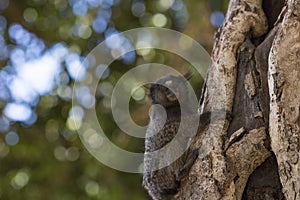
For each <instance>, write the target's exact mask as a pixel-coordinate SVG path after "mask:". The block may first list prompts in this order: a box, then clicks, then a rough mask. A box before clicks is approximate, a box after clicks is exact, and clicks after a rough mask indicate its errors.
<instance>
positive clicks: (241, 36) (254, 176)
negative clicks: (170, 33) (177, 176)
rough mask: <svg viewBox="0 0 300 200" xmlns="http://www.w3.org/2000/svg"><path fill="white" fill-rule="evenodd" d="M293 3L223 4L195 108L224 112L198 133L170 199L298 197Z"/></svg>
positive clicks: (297, 54)
mask: <svg viewBox="0 0 300 200" xmlns="http://www.w3.org/2000/svg"><path fill="white" fill-rule="evenodd" d="M299 78H300V0H287V1H284V0H264V1H263V0H231V1H230V4H229V8H228V11H227V15H226V18H225V21H224V23H223V25H222V26H221V27H220V29H219V30H218V31H217V33H216V36H215V43H214V48H213V53H212V63H211V66H210V69H209V72H208V75H207V77H206V82H205V86H204V89H203V91H202V95H201V100H200V104H199V110H200V112H201V113H203V112H207V111H209V112H212V113H214V112H215V111H218V110H226V111H228V112H230V113H232V116H233V118H232V120H230V119H225V120H216V121H212V122H211V124H210V126H209V128H207V129H206V130H205V131H203V132H202V133H198V135H197V138H196V142H195V143H194V144H192V145H193V146H194V147H193V148H198V149H199V152H200V153H199V157H198V159H197V160H196V162H195V163H194V165H193V166H192V168H191V170H190V172H189V175H188V176H187V177H186V178H185V179H184V180H183V181H182V184H181V187H180V191H179V192H178V194H177V195H176V196H175V199H195V200H196V199H197V200H198V199H255V200H259V199H288V200H289V199H293V200H296V199H298V200H299V199H300V163H299V155H300V154H299V153H300V145H299V141H300V128H299V127H300V116H299V113H300V82H299Z"/></svg>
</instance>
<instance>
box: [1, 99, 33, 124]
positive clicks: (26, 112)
mask: <svg viewBox="0 0 300 200" xmlns="http://www.w3.org/2000/svg"><path fill="white" fill-rule="evenodd" d="M3 112H4V114H5V115H6V116H7V117H8V118H9V119H11V120H14V121H26V120H28V119H29V118H30V116H31V112H32V111H31V108H30V107H29V106H28V105H27V104H18V103H9V104H7V105H6V106H5V108H4V111H3Z"/></svg>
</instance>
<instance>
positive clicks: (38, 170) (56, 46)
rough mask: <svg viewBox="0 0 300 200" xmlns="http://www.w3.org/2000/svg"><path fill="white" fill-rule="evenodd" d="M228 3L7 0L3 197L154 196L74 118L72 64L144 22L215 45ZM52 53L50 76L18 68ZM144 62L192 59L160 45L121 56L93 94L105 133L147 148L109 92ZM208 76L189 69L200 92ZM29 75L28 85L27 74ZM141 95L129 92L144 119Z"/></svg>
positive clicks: (2, 32)
mask: <svg viewBox="0 0 300 200" xmlns="http://www.w3.org/2000/svg"><path fill="white" fill-rule="evenodd" d="M226 6H227V1H221V0H210V1H204V0H200V1H199V0H198V1H196V0H190V1H184V2H183V1H181V0H155V1H153V0H145V1H143V0H24V1H21V0H1V1H0V46H1V49H0V70H1V71H0V176H1V178H0V199H51V200H56V199H57V200H61V199H64V200H69V199H70V200H73V199H103V200H105V199H107V200H108V199H109V200H114V199H116V200H119V199H130V200H134V199H148V197H147V194H146V192H145V191H144V190H143V189H142V187H141V178H142V176H141V175H140V174H128V173H123V172H118V171H116V170H113V169H111V168H109V167H106V166H104V165H102V164H101V163H99V162H98V161H97V160H96V159H95V158H94V157H92V156H91V155H90V154H89V153H88V152H87V150H86V149H85V148H84V147H83V145H82V143H81V141H80V139H79V137H78V135H77V132H76V130H74V129H72V126H71V125H70V124H68V123H70V122H68V120H69V118H70V116H69V115H70V114H69V112H70V109H71V108H72V101H71V99H72V86H73V84H74V77H73V75H72V74H73V71H72V70H73V68H72V67H74V66H77V65H79V64H78V63H79V62H81V61H82V60H83V59H84V56H86V55H87V54H88V52H89V51H91V50H92V49H93V48H94V47H95V46H96V45H98V44H99V43H100V42H102V41H103V40H105V39H106V38H107V37H108V36H109V35H110V34H111V33H112V32H122V31H125V30H129V29H133V28H138V27H148V26H157V27H165V28H170V29H174V30H177V31H181V32H184V33H185V34H187V35H189V36H190V37H192V38H194V39H195V40H197V41H198V42H200V43H201V44H202V45H203V46H204V47H205V48H206V49H207V50H208V51H210V50H211V48H212V42H213V33H214V31H215V28H216V27H214V26H220V25H221V23H222V20H223V18H224V15H223V12H224V11H225V10H226ZM213 25H214V26H213ZM48 54H49V55H54V54H55V56H56V57H55V56H54V57H55V58H57V59H58V60H59V63H58V64H57V70H56V71H55V72H53V74H52V75H50V74H51V73H52V72H51V73H48V74H47V72H46V74H45V73H44V72H43V73H44V74H43V73H42V76H43V77H38V76H41V75H39V74H38V73H37V74H36V76H32V77H30V78H31V79H30V78H28V79H27V78H26V77H25V75H24V72H23V71H21V72H20V71H18V70H20V66H21V67H24V66H29V68H30V66H31V65H33V63H39V65H41V66H38V67H39V68H42V69H43V68H46V64H47V63H45V62H46V61H47V60H46V61H45V60H42V61H41V62H37V60H39V59H43V58H45V59H46V58H47V55H48ZM57 54H58V55H57ZM60 54H61V55H60ZM147 62H158V63H162V64H166V65H169V66H173V67H174V68H175V69H178V70H179V71H181V72H185V71H187V70H188V69H189V67H190V66H189V63H186V61H185V60H183V59H181V58H178V56H176V55H173V54H171V53H168V52H163V51H158V50H156V51H155V52H150V54H147V56H143V55H141V54H134V55H131V57H129V58H126V57H123V58H122V59H121V60H117V61H115V62H114V63H113V64H112V65H111V66H109V71H108V74H107V78H105V79H103V80H102V81H101V82H100V83H99V87H100V89H99V90H100V94H99V95H98V96H97V102H96V110H97V111H98V117H99V118H101V119H102V120H101V122H100V123H101V125H102V126H103V128H104V129H105V132H106V133H109V134H108V135H107V136H108V137H109V138H110V139H111V140H112V141H113V142H114V143H115V144H117V145H118V146H120V147H121V148H124V149H127V150H130V151H134V152H143V140H141V139H136V138H133V137H130V136H128V135H126V134H125V133H123V132H122V131H121V130H119V129H118V127H116V125H115V123H114V120H113V117H112V114H111V111H110V107H109V98H106V93H108V94H109V93H111V89H112V88H113V86H114V84H115V83H116V82H117V80H118V79H119V78H120V77H121V76H122V74H124V73H125V72H127V71H128V70H129V69H131V68H132V67H134V66H136V65H139V64H141V63H147ZM24 63H27V65H25V64H24ZM44 65H45V66H44ZM49 65H50V64H49ZM50 67H51V66H50ZM29 72H30V73H31V74H30V75H33V74H32V73H35V72H34V70H33V71H29ZM48 75H49V77H50V76H53V77H52V78H51V77H50V79H49V81H52V82H49V85H50V86H49V85H48V87H46V89H45V88H43V89H44V90H42V89H41V86H40V87H37V85H39V82H38V81H36V80H35V79H38V80H40V79H41V80H43V79H44V77H46V76H48ZM18 78H19V79H18ZM39 78H40V79H39ZM32 79H34V80H32ZM19 80H21V82H18V81H19ZM26 81H27V82H26ZM202 81H203V80H202V79H201V77H198V76H197V75H196V76H195V77H193V79H192V83H193V85H195V89H196V91H197V93H198V94H200V90H201V87H200V86H201V83H202ZM28 82H30V83H32V85H31V86H30V87H31V88H30V87H29V85H26V84H24V83H28ZM17 83H18V84H17ZM34 84H36V85H34ZM46 86H47V85H46ZM26 87H27V88H26ZM101 88H102V89H101ZM26 92H27V93H26ZM29 94H32V95H33V96H29ZM142 96H143V97H142V98H139V99H136V100H134V99H132V100H131V102H130V111H131V115H132V117H133V120H134V121H135V122H136V123H137V124H141V125H145V124H147V122H148V108H149V105H147V100H146V98H145V92H144V93H142ZM24 113H25V114H24Z"/></svg>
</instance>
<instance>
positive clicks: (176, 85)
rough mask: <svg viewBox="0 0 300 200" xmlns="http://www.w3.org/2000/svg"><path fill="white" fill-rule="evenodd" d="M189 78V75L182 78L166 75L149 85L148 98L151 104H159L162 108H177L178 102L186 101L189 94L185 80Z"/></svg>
mask: <svg viewBox="0 0 300 200" xmlns="http://www.w3.org/2000/svg"><path fill="white" fill-rule="evenodd" d="M190 78H191V74H190V73H189V74H186V75H184V77H183V76H173V75H167V76H163V77H161V78H160V79H158V80H157V81H156V83H154V84H151V86H150V88H149V92H148V96H149V97H150V99H151V100H152V103H153V104H160V105H162V106H164V107H170V106H178V105H180V104H179V101H178V100H179V99H180V101H187V100H188V98H189V92H188V87H187V84H188V83H187V79H190Z"/></svg>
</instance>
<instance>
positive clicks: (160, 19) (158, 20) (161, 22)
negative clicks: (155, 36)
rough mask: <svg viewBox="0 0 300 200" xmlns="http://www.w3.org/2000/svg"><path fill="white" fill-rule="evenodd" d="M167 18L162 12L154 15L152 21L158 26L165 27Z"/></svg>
mask: <svg viewBox="0 0 300 200" xmlns="http://www.w3.org/2000/svg"><path fill="white" fill-rule="evenodd" d="M167 21H168V20H167V18H166V16H165V15H163V14H161V13H157V14H155V15H154V16H153V17H152V22H153V24H154V26H156V27H164V26H165V25H166V24H167Z"/></svg>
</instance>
